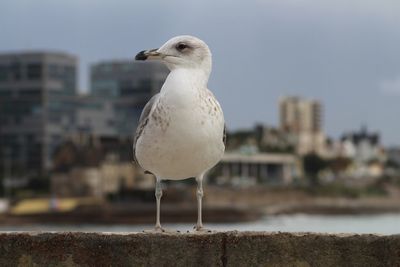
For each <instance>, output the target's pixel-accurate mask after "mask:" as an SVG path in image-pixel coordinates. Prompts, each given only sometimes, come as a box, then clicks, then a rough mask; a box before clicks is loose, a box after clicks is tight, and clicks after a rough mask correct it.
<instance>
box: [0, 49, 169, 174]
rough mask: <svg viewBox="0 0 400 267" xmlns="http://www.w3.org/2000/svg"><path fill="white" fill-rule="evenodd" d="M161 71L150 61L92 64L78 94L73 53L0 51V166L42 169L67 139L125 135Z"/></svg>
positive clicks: (164, 72) (163, 75) (165, 71)
mask: <svg viewBox="0 0 400 267" xmlns="http://www.w3.org/2000/svg"><path fill="white" fill-rule="evenodd" d="M168 73H169V71H168V69H167V68H166V67H165V66H163V65H161V64H160V63H157V62H145V63H144V62H135V61H133V60H132V61H109V62H103V63H99V64H95V65H93V66H92V68H91V92H90V94H89V95H85V96H82V95H79V94H78V92H77V58H76V57H75V56H71V55H68V54H65V53H54V52H21V53H6V54H0V169H1V167H2V166H3V165H4V166H5V165H7V168H9V167H11V169H12V171H13V173H15V174H16V172H19V171H20V172H21V173H27V172H31V173H39V172H43V171H44V172H46V171H48V170H50V169H51V167H52V163H53V160H52V159H53V154H54V152H55V150H56V148H57V147H58V146H59V145H60V144H62V143H63V142H65V141H66V140H75V141H76V140H78V141H79V142H85V140H92V141H93V140H94V141H98V140H100V139H102V140H119V139H121V138H122V139H124V140H126V139H132V138H133V134H134V131H135V129H136V126H137V123H138V120H139V117H140V114H141V112H142V109H143V107H144V105H145V104H146V103H147V101H148V100H149V99H150V98H151V97H152V96H153V95H154V94H155V93H157V92H158V91H159V90H160V88H161V86H162V84H163V82H164V80H165V78H166V76H167V75H168ZM88 137H89V139H88ZM4 166H3V167H4ZM2 169H4V168H2Z"/></svg>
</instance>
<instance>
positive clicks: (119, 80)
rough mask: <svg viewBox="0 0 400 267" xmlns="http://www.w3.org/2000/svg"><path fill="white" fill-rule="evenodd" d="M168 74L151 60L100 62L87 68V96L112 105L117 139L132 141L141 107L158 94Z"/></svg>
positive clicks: (165, 68)
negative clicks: (88, 93) (88, 89)
mask: <svg viewBox="0 0 400 267" xmlns="http://www.w3.org/2000/svg"><path fill="white" fill-rule="evenodd" d="M168 73H169V70H168V69H167V67H165V66H164V65H163V64H161V63H160V62H155V61H153V62H152V61H150V62H141V61H140V62H139V61H133V60H131V61H123V60H120V61H103V62H100V63H96V64H94V65H92V66H91V72H90V81H91V86H90V93H91V95H92V96H93V97H97V98H100V99H105V100H107V101H108V102H112V103H113V112H114V119H113V120H112V122H110V123H112V127H113V128H114V129H115V131H116V132H117V133H118V135H119V136H120V137H129V138H132V136H133V132H134V130H135V129H136V126H137V123H138V121H139V117H140V114H141V112H142V110H143V108H144V106H145V105H146V103H147V102H148V101H149V100H150V98H151V97H152V96H153V95H154V94H156V93H158V92H159V91H160V89H161V87H162V85H163V83H164V81H165V78H166V77H167V75H168Z"/></svg>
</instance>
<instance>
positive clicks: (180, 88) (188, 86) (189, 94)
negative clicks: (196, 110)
mask: <svg viewBox="0 0 400 267" xmlns="http://www.w3.org/2000/svg"><path fill="white" fill-rule="evenodd" d="M207 81H208V75H207V74H206V73H205V72H204V71H202V70H199V69H174V70H172V71H171V72H170V73H169V75H168V77H167V79H166V80H165V83H164V85H163V87H162V88H161V91H160V95H161V97H162V98H164V99H166V100H167V101H168V102H169V103H173V105H174V106H175V107H176V108H184V109H185V108H193V105H195V104H198V96H199V93H201V91H202V90H206V88H207Z"/></svg>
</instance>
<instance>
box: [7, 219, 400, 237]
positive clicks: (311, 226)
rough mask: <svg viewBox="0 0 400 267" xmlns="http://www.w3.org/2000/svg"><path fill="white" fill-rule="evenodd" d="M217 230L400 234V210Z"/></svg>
mask: <svg viewBox="0 0 400 267" xmlns="http://www.w3.org/2000/svg"><path fill="white" fill-rule="evenodd" d="M193 225H194V223H193V224H163V227H165V228H166V229H173V230H181V231H183V232H185V231H187V230H190V231H191V230H192V229H193ZM205 227H207V228H208V229H212V230H218V231H230V230H239V231H281V232H328V233H359V234H362V233H376V234H383V235H390V234H400V214H381V215H356V216H355V215H334V216H326V215H303V214H295V215H279V216H269V217H265V218H263V219H262V220H260V221H257V222H251V223H234V224H207V223H206V224H205ZM152 228H153V225H111V226H110V225H42V224H41V225H23V226H0V231H85V232H141V231H142V230H144V229H152Z"/></svg>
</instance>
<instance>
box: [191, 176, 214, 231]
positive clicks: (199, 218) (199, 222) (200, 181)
mask: <svg viewBox="0 0 400 267" xmlns="http://www.w3.org/2000/svg"><path fill="white" fill-rule="evenodd" d="M203 176H204V174H201V175H199V176H197V177H196V181H197V224H196V226H195V227H194V228H195V229H196V231H208V232H210V231H209V230H206V229H204V228H203V221H202V214H201V210H202V199H203V195H204V192H203Z"/></svg>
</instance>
